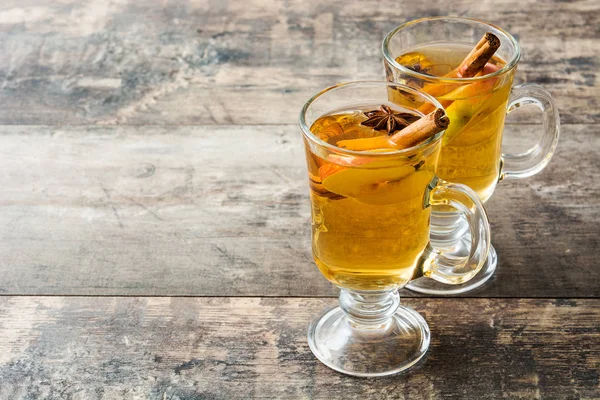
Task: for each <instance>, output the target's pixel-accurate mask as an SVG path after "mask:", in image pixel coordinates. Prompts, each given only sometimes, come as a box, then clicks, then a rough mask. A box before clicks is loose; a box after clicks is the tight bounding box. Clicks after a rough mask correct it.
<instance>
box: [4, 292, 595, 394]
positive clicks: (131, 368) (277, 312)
mask: <svg viewBox="0 0 600 400" xmlns="http://www.w3.org/2000/svg"><path fill="white" fill-rule="evenodd" d="M335 301H336V300H334V299H320V300H319V299H276V298H272V299H264V298H262V299H261V298H253V299H248V298H246V299H243V298H218V299H215V298H203V299H191V298H73V297H71V298H57V297H51V298H43V297H42V298H39V297H4V298H0V382H2V384H1V385H0V397H2V398H3V399H24V398H61V399H67V398H68V399H133V398H147V399H157V400H158V399H161V400H162V399H165V398H167V399H280V398H293V399H355V398H356V399H364V398H369V399H390V398H394V399H461V400H468V399H477V400H482V399H499V398H509V399H560V400H564V399H597V398H599V397H600V385H599V383H598V382H599V381H598V376H599V368H600V328H599V327H598V319H599V318H600V301H599V300H568V299H567V300H517V299H410V300H408V301H407V302H406V303H407V304H408V305H410V306H412V307H414V308H415V309H416V310H417V311H419V312H420V313H422V314H423V315H424V316H425V318H426V320H427V321H428V323H429V326H430V328H431V337H432V341H431V347H430V350H429V352H428V354H427V358H426V361H425V362H424V363H422V364H420V365H419V366H418V367H417V368H415V369H413V370H412V371H411V372H409V373H408V374H405V375H400V376H395V377H389V378H384V379H371V380H368V381H367V380H364V379H356V378H351V377H347V376H343V375H341V374H338V373H336V372H333V371H331V370H329V369H328V368H327V367H325V366H323V365H322V364H320V363H319V362H318V361H317V360H316V359H315V358H314V357H313V355H312V353H310V350H309V348H308V345H307V343H306V328H307V325H308V323H309V321H310V320H311V319H312V318H313V316H314V315H316V314H317V313H318V312H319V311H320V310H322V309H323V308H324V307H327V306H329V305H334V304H335Z"/></svg>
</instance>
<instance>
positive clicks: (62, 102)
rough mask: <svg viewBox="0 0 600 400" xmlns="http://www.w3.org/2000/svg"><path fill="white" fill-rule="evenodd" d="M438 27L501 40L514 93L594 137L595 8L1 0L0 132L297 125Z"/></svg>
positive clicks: (597, 105)
mask: <svg viewBox="0 0 600 400" xmlns="http://www.w3.org/2000/svg"><path fill="white" fill-rule="evenodd" d="M435 15H462V16H470V17H474V18H480V19H483V20H486V21H489V22H491V23H495V24H497V25H499V26H502V27H504V28H506V29H507V30H508V31H510V32H512V33H513V34H514V35H515V36H516V37H517V38H518V39H519V41H520V43H521V46H522V50H523V51H522V54H523V56H522V61H521V64H520V66H519V73H518V78H517V79H518V80H520V81H526V82H537V83H540V84H542V85H544V86H545V87H546V88H547V89H549V90H550V91H551V92H552V93H553V94H554V95H555V97H556V100H557V103H558V108H559V109H560V110H561V115H562V118H563V121H564V122H566V123H600V113H598V111H597V110H598V109H600V100H599V99H600V86H599V84H598V81H599V79H598V74H599V73H600V72H599V71H600V68H599V67H600V59H599V57H598V54H599V53H600V42H599V41H598V36H599V35H600V28H599V27H600V4H599V3H598V2H597V1H594V0H583V1H575V2H564V1H560V0H554V1H545V2H538V1H535V0H477V1H474V0H458V1H453V2H438V1H433V2H404V3H402V5H401V6H399V5H398V2H397V1H393V0H385V1H379V0H364V1H360V2H349V1H347V0H334V1H327V2H305V1H302V0H291V1H285V2H284V1H280V0H235V1H227V2H225V1H219V0H195V1H189V0H169V1H160V2H159V1H144V2H136V1H129V0H111V1H106V0H89V1H85V2H82V1H78V0H59V1H56V0H39V1H21V0H5V1H3V2H2V4H0V82H1V83H0V87H1V90H0V124H43V125H46V124H96V123H98V124H114V123H117V124H136V125H147V124H155V125H165V124H167V125H189V124H280V123H295V121H296V118H297V113H298V110H299V109H300V107H301V105H302V104H303V102H305V101H306V100H307V99H308V98H309V97H310V96H311V95H312V94H314V93H315V92H317V91H318V90H321V89H323V88H324V87H327V86H330V85H332V84H334V83H338V82H342V81H348V80H355V79H383V68H382V64H381V56H380V44H381V40H382V39H383V37H384V36H385V34H386V33H387V32H388V31H390V30H391V29H392V28H393V27H395V26H397V25H398V24H400V23H403V22H406V21H408V20H411V19H415V18H419V17H425V16H435ZM519 118H520V120H522V121H533V120H534V119H532V118H530V117H528V116H523V115H521V116H519Z"/></svg>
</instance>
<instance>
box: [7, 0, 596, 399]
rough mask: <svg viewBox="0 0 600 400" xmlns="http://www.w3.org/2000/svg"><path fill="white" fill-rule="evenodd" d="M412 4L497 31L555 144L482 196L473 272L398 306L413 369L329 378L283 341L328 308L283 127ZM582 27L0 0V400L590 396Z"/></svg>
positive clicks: (537, 14)
mask: <svg viewBox="0 0 600 400" xmlns="http://www.w3.org/2000/svg"><path fill="white" fill-rule="evenodd" d="M433 15H462V16H470V17H474V18H481V19H483V20H487V21H490V22H493V23H496V24H498V25H500V26H502V27H504V28H506V29H507V30H509V31H510V32H511V33H513V34H514V35H515V36H516V37H517V38H518V40H519V42H520V43H521V46H522V50H523V56H522V61H521V63H520V65H519V70H518V73H517V81H520V82H536V83H540V84H542V85H543V86H544V87H546V88H547V89H549V90H550V91H551V92H552V93H553V95H554V96H555V98H556V101H557V104H558V107H559V109H560V111H561V117H562V122H563V131H562V136H561V142H560V145H559V149H558V152H557V154H556V155H555V157H554V159H553V160H552V163H551V164H550V166H549V167H548V168H547V169H546V170H544V171H543V172H542V173H541V174H539V175H537V176H536V177H533V178H531V179H528V180H524V181H520V182H503V183H502V184H501V185H499V187H498V189H497V191H496V193H495V195H494V197H493V198H492V200H491V201H490V202H489V203H488V204H487V207H488V211H489V215H490V219H491V224H492V228H493V243H494V245H495V247H496V249H497V251H498V253H499V257H500V264H499V267H498V270H497V273H496V275H495V277H494V279H493V280H492V281H491V282H490V283H488V284H486V285H485V286H484V287H482V288H481V289H479V290H478V291H476V292H472V293H468V294H467V295H466V296H463V298H450V299H427V298H409V299H405V300H404V301H405V303H407V304H410V305H413V306H414V307H415V308H416V309H417V310H418V311H419V312H421V313H422V314H423V315H424V316H425V318H426V319H427V321H428V322H429V324H430V327H431V331H432V346H431V348H430V350H429V353H428V356H427V359H426V361H425V362H424V363H421V364H420V366H419V367H417V368H415V369H413V370H411V372H409V373H408V374H404V375H400V376H396V377H392V378H386V379H375V380H364V379H355V378H350V377H346V376H342V375H340V374H337V373H335V372H333V371H331V370H329V369H327V368H326V367H324V366H323V365H321V364H320V363H318V362H317V361H316V360H315V358H314V357H313V356H312V354H311V353H310V351H309V349H308V347H307V344H306V340H305V334H306V327H307V325H308V322H309V321H310V319H311V318H312V317H313V316H314V315H316V314H317V313H318V312H319V311H320V310H321V309H323V308H324V307H326V306H329V305H333V304H335V302H336V300H335V299H334V298H332V297H333V296H335V290H334V289H333V288H332V287H331V286H330V285H329V284H328V283H327V282H326V281H325V279H324V278H323V277H322V276H321V275H320V274H319V273H318V271H317V269H316V267H315V266H314V264H313V263H312V260H311V258H310V251H309V225H308V217H309V213H308V211H309V210H308V202H307V187H306V186H307V184H306V178H305V169H304V166H303V162H304V161H303V155H302V149H301V146H300V137H299V130H298V128H297V125H296V120H297V115H298V111H299V108H300V106H301V105H302V103H303V102H304V101H305V100H306V99H308V97H310V96H311V95H312V94H313V93H315V92H316V91H317V90H320V89H322V88H324V87H326V86H329V85H331V84H333V83H337V82H342V81H347V80H353V79H381V78H383V68H382V65H381V56H380V42H381V39H382V38H383V36H384V35H385V34H386V33H387V32H388V31H389V30H390V29H392V28H393V27H394V26H396V25H398V24H399V23H402V22H404V21H407V20H411V19H414V18H418V17H423V16H433ZM599 38H600V4H599V3H598V2H597V1H595V0H582V1H572V2H569V1H560V0H554V1H547V2H537V1H534V0H458V1H453V2H441V1H439V2H438V1H432V2H402V3H398V2H397V1H391V0H384V1H376V0H364V1H349V0H332V1H327V2H316V1H315V2H306V1H301V0H285V1H284V0H243V1H241V0H235V1H234V0H230V1H221V0H149V1H141V0H139V1H136V0H88V1H80V0H18V1H17V0H4V1H2V2H0V398H1V399H34V398H35V399H37V398H48V399H121V398H127V399H129V398H131V399H134V398H135V399H137V398H150V399H249V398H269V399H271V398H273V399H274V398H292V399H296V398H298V399H337V398H344V399H350V398H360V399H362V398H370V399H387V398H393V399H421V398H423V399H498V398H507V399H600V386H599V382H600V378H599V376H600V372H599V370H600V365H599V364H600V354H599V349H600V328H599V326H600V325H599V323H598V320H599V317H600V300H599V299H600V283H599V282H600V272H599V270H600V269H599V268H598V262H597V261H596V257H595V256H596V254H597V253H598V248H599V246H598V240H599V238H600V203H599V201H598V199H599V198H600V183H599V182H600V180H599V179H598V173H599V172H600V159H599V158H598V149H599V148H600V113H599V112H598V110H599V109H600V84H599V83H598V81H599V79H598V78H599V74H600V68H599V67H600V57H599V56H598V54H600V41H599ZM519 111H521V110H519ZM509 122H510V125H509V126H508V127H507V135H506V136H507V138H509V137H512V138H514V139H512V140H510V141H511V142H512V143H511V145H514V146H515V148H519V147H521V148H522V147H523V145H524V144H526V143H528V142H529V141H530V138H531V137H532V136H534V135H535V132H536V129H537V126H536V125H533V123H535V122H536V114H535V113H532V112H520V113H518V114H517V113H514V114H513V115H511V117H510V119H509ZM43 295H52V296H43ZM403 295H405V296H417V295H415V294H412V293H410V292H404V293H403ZM78 296H89V297H78ZM106 296H118V297H106ZM130 296H138V297H130ZM153 296H193V298H187V297H185V298H183V297H153Z"/></svg>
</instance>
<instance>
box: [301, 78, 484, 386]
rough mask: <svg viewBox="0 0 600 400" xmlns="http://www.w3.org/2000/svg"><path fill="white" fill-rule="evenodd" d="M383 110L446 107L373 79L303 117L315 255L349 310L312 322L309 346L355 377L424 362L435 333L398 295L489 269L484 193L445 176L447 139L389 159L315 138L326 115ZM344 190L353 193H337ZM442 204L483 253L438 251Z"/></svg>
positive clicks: (330, 94)
mask: <svg viewBox="0 0 600 400" xmlns="http://www.w3.org/2000/svg"><path fill="white" fill-rule="evenodd" d="M379 105H388V106H392V108H396V109H400V110H405V111H407V110H417V109H418V108H419V107H421V106H424V105H431V106H433V107H435V108H441V105H440V103H439V102H438V101H437V100H435V99H434V98H433V97H431V96H429V95H427V94H424V93H422V92H420V91H418V90H415V89H413V88H410V87H407V86H404V85H399V84H394V83H389V82H367V81H365V82H351V83H346V84H340V85H336V86H333V87H330V88H328V89H325V90H323V91H321V92H319V93H318V94H316V95H315V96H314V97H312V98H311V99H310V100H309V101H308V102H307V103H306V104H305V105H304V107H303V108H302V111H301V113H300V127H301V129H302V133H303V138H304V144H305V150H306V159H307V164H308V173H309V180H310V200H311V207H312V249H313V256H314V259H315V263H316V264H317V266H318V268H319V269H320V271H321V272H322V273H323V275H324V276H325V277H326V278H327V279H328V280H329V281H331V282H332V283H334V284H335V285H337V286H338V287H340V288H341V292H340V296H339V303H340V305H339V306H338V307H334V308H332V309H328V310H326V311H324V312H323V313H322V314H321V315H320V316H319V317H317V318H316V319H315V320H314V321H313V322H312V323H311V325H310V327H309V331H308V342H309V345H310V348H311V350H312V351H313V353H314V354H315V356H316V357H317V358H318V359H319V360H320V361H322V362H323V363H324V364H325V365H327V366H329V367H331V368H333V369H334V370H337V371H339V372H342V373H346V374H349V375H355V376H383V375H390V374H394V373H397V372H400V371H402V370H405V369H406V368H409V367H410V366H411V365H413V364H415V363H416V362H417V361H418V360H419V359H421V357H423V356H424V355H425V352H426V351H427V348H428V346H429V328H428V326H427V323H426V322H425V320H424V319H423V318H422V317H421V316H420V315H419V314H418V313H417V312H415V311H414V310H412V309H411V308H408V307H406V306H401V305H400V299H399V295H398V289H399V288H401V287H403V286H405V285H406V284H407V283H408V282H409V281H410V280H411V279H412V278H413V276H415V275H420V276H427V278H425V279H430V280H434V279H435V280H437V281H440V282H444V283H446V284H460V283H462V282H465V281H467V280H469V279H471V278H472V277H473V276H474V275H475V274H476V273H477V272H478V271H479V270H480V268H481V267H482V266H483V263H484V262H485V255H486V254H487V252H488V251H489V245H490V236H489V235H490V233H489V224H488V221H487V217H486V214H485V211H484V208H483V205H482V204H481V201H480V200H479V198H478V197H477V194H476V193H475V192H473V191H472V190H471V189H469V188H468V187H467V186H464V185H460V184H454V183H448V182H445V181H443V180H441V179H439V178H437V177H436V174H435V171H436V168H437V163H438V158H439V154H440V148H441V143H442V136H443V132H440V133H438V134H436V135H434V136H432V137H431V138H429V139H427V140H425V141H424V142H422V143H420V144H418V145H416V146H414V147H411V148H408V149H404V150H393V151H391V152H386V153H382V152H376V151H351V150H347V149H343V148H339V147H336V146H334V145H332V144H329V143H327V142H326V141H324V140H322V139H321V138H320V137H319V136H317V135H315V134H314V133H313V132H312V131H311V127H312V126H313V124H314V123H315V121H316V120H318V119H319V118H320V117H323V116H326V115H329V114H333V113H336V112H339V111H340V110H362V109H363V108H364V107H369V108H370V107H373V108H376V107H378V106H379ZM370 109H372V108H370ZM421 115H423V114H421ZM331 171H334V172H333V173H334V174H338V175H337V176H336V177H335V178H334V179H335V180H333V181H332V180H331V179H330V180H327V179H328V178H331V177H332V176H333V175H329V172H331ZM335 185H342V186H343V185H346V186H343V189H336V193H334V192H332V191H329V189H331V187H332V186H335ZM328 188H329V189H328ZM332 190H333V189H332ZM341 192H343V193H344V194H343V195H340V193H341ZM442 204H449V205H451V206H453V207H455V208H456V209H457V210H459V211H460V212H461V213H462V215H463V216H464V217H465V221H467V225H468V229H469V231H470V236H471V240H472V243H473V246H471V247H470V252H469V254H467V255H466V256H465V257H462V258H452V257H446V256H445V255H444V254H443V253H442V252H441V251H439V250H438V249H436V248H435V247H433V246H431V245H430V242H429V217H430V210H431V206H432V205H442Z"/></svg>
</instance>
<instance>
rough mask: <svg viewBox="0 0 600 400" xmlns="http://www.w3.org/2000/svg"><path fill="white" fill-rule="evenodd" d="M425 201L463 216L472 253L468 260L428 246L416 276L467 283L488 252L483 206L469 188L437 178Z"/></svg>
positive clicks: (488, 243)
mask: <svg viewBox="0 0 600 400" xmlns="http://www.w3.org/2000/svg"><path fill="white" fill-rule="evenodd" d="M426 196H427V195H426ZM426 199H427V197H426ZM428 200H429V202H428V203H429V204H430V205H436V206H437V205H441V206H451V207H453V208H455V209H456V210H458V211H459V212H460V213H461V214H463V216H464V217H465V219H466V220H467V223H468V225H469V231H470V234H471V249H470V252H469V255H468V256H466V257H456V256H452V255H446V254H444V252H442V251H441V250H439V249H437V248H435V247H434V246H433V245H432V244H431V242H430V243H429V244H428V245H427V248H426V249H425V252H424V253H423V256H422V260H421V261H422V262H421V269H420V271H419V272H418V274H419V275H420V274H421V273H422V274H423V276H426V277H429V278H432V279H434V280H436V281H438V282H442V283H447V284H452V285H458V284H460V283H464V282H467V281H468V280H470V279H471V278H472V277H474V276H475V274H477V273H478V272H479V271H480V270H481V268H482V267H483V265H484V264H485V260H486V259H487V256H488V253H489V250H490V225H489V222H488V218H487V214H486V212H485V209H484V208H483V204H482V203H481V200H479V196H478V195H477V193H475V192H474V191H473V190H472V189H471V188H469V187H468V186H465V185H461V184H458V183H450V182H446V181H444V180H443V179H440V178H437V177H436V178H434V180H433V181H432V182H431V184H430V191H429V197H428ZM416 277H418V276H415V278H416Z"/></svg>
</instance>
